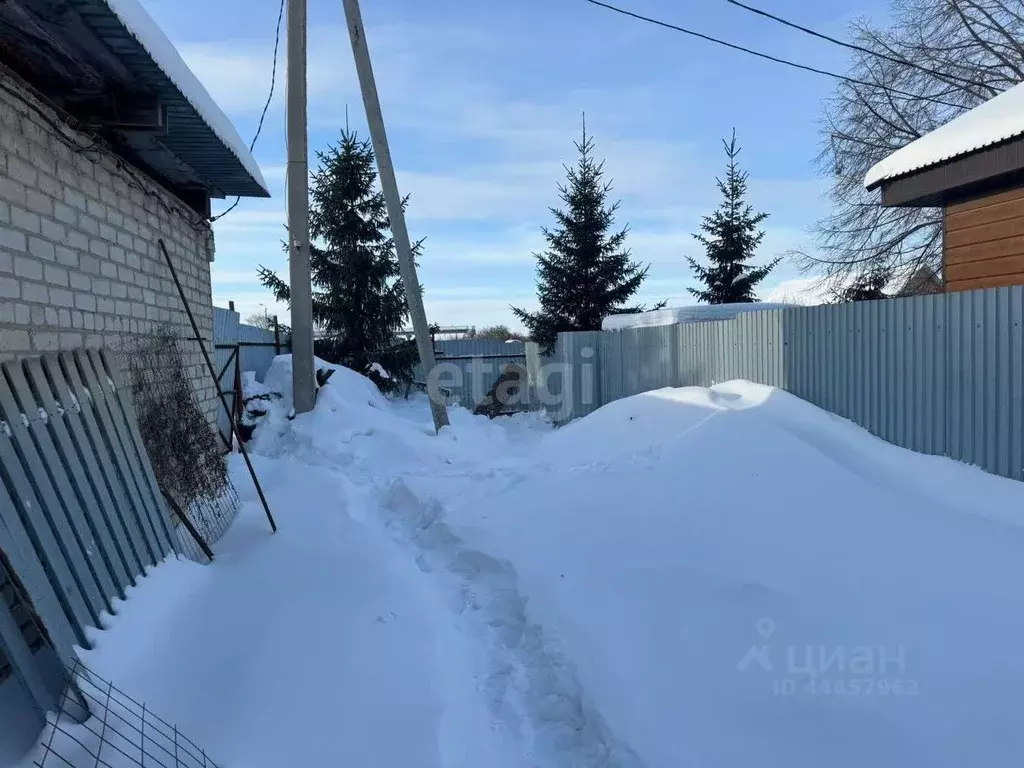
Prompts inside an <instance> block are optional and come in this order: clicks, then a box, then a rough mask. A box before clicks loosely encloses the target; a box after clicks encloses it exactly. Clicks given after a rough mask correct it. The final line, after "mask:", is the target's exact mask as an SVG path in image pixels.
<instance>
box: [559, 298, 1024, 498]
mask: <svg viewBox="0 0 1024 768" xmlns="http://www.w3.org/2000/svg"><path fill="white" fill-rule="evenodd" d="M588 344H589V345H592V346H593V348H594V349H595V350H596V354H594V355H593V356H592V357H591V358H587V359H584V358H582V357H581V354H580V352H581V349H582V348H583V347H584V346H586V345H588ZM555 359H556V360H557V361H558V362H559V363H561V364H563V365H566V366H568V369H567V370H568V374H567V376H566V385H567V386H568V387H570V388H571V392H567V394H568V396H569V399H568V401H566V400H565V398H563V399H562V400H561V401H560V402H561V406H560V407H561V408H562V410H563V416H564V418H565V419H568V418H575V417H578V416H582V415H585V414H587V413H589V412H591V411H592V410H593V409H594V407H596V406H594V405H591V404H589V403H585V402H584V397H583V394H584V393H583V391H582V389H581V387H582V385H583V384H584V383H585V381H586V377H585V376H583V372H582V370H577V368H578V367H579V366H581V365H583V364H584V363H586V364H588V365H590V366H591V367H593V366H594V365H596V368H597V370H596V376H594V378H595V379H596V381H597V383H598V388H597V394H598V398H597V400H596V401H595V402H599V404H603V403H607V402H611V401H612V400H616V399H618V398H621V397H628V396H629V395H633V394H637V393H639V392H645V391H649V390H651V389H657V388H660V387H665V386H692V385H699V386H710V385H713V384H715V383H718V382H721V381H725V380H727V379H732V378H744V379H749V380H751V381H756V382H760V383H764V384H770V385H772V386H778V387H780V388H783V389H786V390H787V391H789V392H792V393H793V394H794V395H796V396H797V397H800V398H802V399H804V400H807V401H809V402H811V403H814V404H815V405H818V406H820V407H821V408H824V409H827V410H830V411H832V412H834V413H836V414H839V415H840V416H843V417H845V418H848V419H850V420H851V421H854V422H856V423H857V424H860V425H861V426H863V427H864V428H865V429H867V430H868V431H870V432H872V433H874V434H876V435H878V436H879V437H882V438H883V439H885V440H888V441H890V442H892V443H895V444H896V445H901V446H903V447H906V448H910V449H912V450H916V451H921V452H924V453H935V454H940V455H947V456H950V457H952V458H955V459H958V460H960V461H964V462H967V463H971V464H976V465H977V466H980V467H982V468H984V469H986V470H988V471H989V472H993V473H995V474H999V475H1003V476H1006V477H1012V478H1015V479H1024V286H1014V287H1010V288H992V289H985V290H977V291H964V292H957V293H949V294H936V295H932V296H915V297H909V298H905V299H893V300H887V301H868V302H858V303H854V304H842V305H833V306H822V307H793V308H790V309H783V310H768V311H765V312H757V313H748V314H744V315H741V316H739V317H737V318H734V319H731V320H725V321H717V322H700V323H686V324H680V325H674V326H662V327H657V328H641V329H629V330H623V331H606V332H603V333H592V334H562V335H560V336H559V343H558V345H557V347H556V355H555ZM592 373H593V372H592Z"/></svg>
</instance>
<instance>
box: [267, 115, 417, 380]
mask: <svg viewBox="0 0 1024 768" xmlns="http://www.w3.org/2000/svg"><path fill="white" fill-rule="evenodd" d="M317 160H318V168H317V170H316V171H314V172H313V174H312V179H311V183H310V189H309V193H310V206H309V234H310V241H311V242H310V272H311V279H312V284H313V322H314V323H315V324H316V328H317V330H318V334H317V335H318V338H317V341H316V354H317V356H318V357H321V358H323V359H325V360H327V361H328V362H332V363H339V364H341V365H344V366H346V367H348V368H351V369H353V370H355V371H358V372H359V373H362V374H366V375H369V376H370V377H371V378H373V379H374V381H376V382H377V384H378V385H379V386H381V388H382V389H385V390H388V389H395V388H397V387H398V386H399V384H400V382H401V381H403V380H407V379H408V377H409V376H410V375H411V371H412V367H413V365H414V364H415V362H416V359H417V358H416V351H415V345H414V344H413V343H411V342H399V341H397V339H396V333H397V332H398V331H399V330H401V329H402V327H403V326H404V324H405V320H406V316H407V314H408V309H407V306H406V301H405V286H404V285H403V283H402V280H401V277H400V271H399V266H398V257H397V255H396V253H395V247H394V242H393V240H392V237H391V224H390V221H389V220H388V215H387V205H386V203H385V200H384V195H383V193H382V192H381V191H380V190H379V189H377V187H376V181H377V170H376V166H375V165H374V155H373V148H372V147H371V145H370V142H369V141H367V140H365V139H359V138H358V137H357V135H356V133H355V131H350V130H348V129H347V128H346V129H345V130H344V131H342V133H341V141H340V142H339V143H338V145H336V146H333V145H328V147H327V149H326V150H325V151H322V152H317ZM405 202H406V201H403V205H404V204H405ZM417 249H418V244H417ZM259 277H260V280H261V282H262V283H263V285H264V286H266V287H267V288H269V289H270V290H271V291H273V293H274V295H275V296H276V297H277V299H278V300H279V301H288V300H290V298H291V290H290V288H289V286H288V284H287V283H286V282H285V281H284V280H282V279H281V278H280V277H278V276H277V275H276V274H275V273H274V272H272V271H271V270H269V269H267V268H266V267H262V266H261V267H260V270H259ZM373 363H380V365H381V366H383V368H384V369H385V371H387V372H388V373H389V374H390V378H383V377H381V376H379V375H377V374H376V369H375V368H373V367H372V364H373Z"/></svg>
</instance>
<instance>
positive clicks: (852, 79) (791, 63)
mask: <svg viewBox="0 0 1024 768" xmlns="http://www.w3.org/2000/svg"><path fill="white" fill-rule="evenodd" d="M584 1H585V2H587V3H590V4H591V5H596V6H599V7H601V8H606V9H607V10H609V11H614V12H615V13H621V14H622V15H623V16H629V17H631V18H634V19H638V20H640V21H646V22H647V23H648V24H654V25H656V26H659V27H664V28H665V29H671V30H674V31H676V32H682V33H683V34H684V35H690V36H691V37H697V38H700V39H701V40H706V41H707V42H709V43H715V44H717V45H724V46H725V47H726V48H731V49H733V50H734V51H741V52H743V53H747V54H750V55H751V56H756V57H758V58H760V59H767V60H768V61H774V62H775V63H776V64H785V65H786V66H787V67H793V68H795V69H802V70H804V71H806V72H814V73H815V74H817V75H825V76H826V77H832V78H835V79H836V80H843V81H844V82H847V83H852V84H854V85H863V86H865V87H867V88H876V89H878V90H882V91H886V92H887V93H891V94H894V95H897V96H902V97H904V98H907V99H915V100H921V101H930V102H933V103H935V104H941V105H943V106H946V107H953V108H954V109H961V108H962V105H960V104H953V103H952V102H949V101H942V99H936V98H934V97H932V96H921V95H920V94H916V93H908V92H907V91H901V90H899V89H897V88H891V87H889V86H885V85H880V84H878V83H869V82H868V81H867V80H859V79H857V78H856V77H850V76H849V75H840V74H837V73H835V72H829V71H828V70H827V69H818V68H817V67H811V66H808V65H806V64H798V63H796V62H795V61H789V60H788V59H782V58H779V57H777V56H771V55H770V54H767V53H761V52H760V51H755V50H753V49H751V48H745V47H744V46H742V45H737V44H736V43H730V42H727V41H725V40H721V39H719V38H717V37H712V36H711V35H705V34H703V33H702V32H696V31H694V30H692V29H687V28H686V27H680V26H677V25H675V24H670V23H669V22H667V21H659V20H658V19H653V18H651V17H650V16H643V15H641V14H639V13H634V12H633V11H627V10H626V9H625V8H619V7H617V6H614V5H610V4H608V3H604V2H601V0H584Z"/></svg>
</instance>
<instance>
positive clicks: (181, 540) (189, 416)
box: [115, 329, 239, 562]
mask: <svg viewBox="0 0 1024 768" xmlns="http://www.w3.org/2000/svg"><path fill="white" fill-rule="evenodd" d="M123 357H124V368H125V377H126V378H127V380H128V387H129V388H130V391H131V398H130V399H129V400H127V401H126V402H125V403H124V404H123V407H124V408H126V409H127V408H133V409H134V411H133V413H132V416H133V419H132V420H133V421H137V423H138V425H139V434H140V437H141V443H142V445H143V446H144V449H145V453H146V454H147V455H148V457H149V464H150V465H151V466H152V472H151V473H150V474H147V475H146V480H147V484H148V485H150V486H151V492H155V493H156V494H159V495H161V496H164V497H165V498H167V499H169V500H170V501H171V502H173V503H172V504H171V508H172V510H180V511H181V513H182V514H184V515H187V516H188V519H189V521H190V522H191V524H192V526H193V527H194V528H195V530H196V531H198V533H199V535H200V536H201V537H202V538H203V540H204V541H206V543H207V544H213V543H214V542H216V541H217V540H218V539H220V537H221V536H222V535H223V534H224V532H225V531H226V530H227V529H228V527H229V526H230V525H231V523H232V522H233V521H234V519H235V517H236V515H237V514H238V509H239V501H238V496H237V495H236V493H235V489H234V486H233V485H232V484H231V481H230V479H229V478H228V474H227V467H226V465H225V463H224V455H223V451H222V450H221V445H220V444H219V443H218V442H217V437H216V435H215V434H214V432H213V430H211V429H210V428H209V425H208V423H207V421H206V416H205V415H204V414H203V411H202V408H201V407H200V405H199V401H198V399H197V398H196V395H195V391H194V390H193V388H192V384H191V382H190V381H189V379H188V376H187V369H186V366H185V364H184V359H183V355H182V349H181V339H179V338H178V336H177V335H176V333H175V332H173V331H171V330H168V329H158V330H157V331H156V332H155V333H153V334H151V335H149V336H142V337H136V338H135V339H133V340H132V342H131V345H130V346H129V347H126V348H125V349H124V350H123ZM115 375H116V374H115ZM147 472H148V468H147ZM172 522H173V523H174V527H173V535H174V536H175V538H176V542H175V544H176V548H177V549H178V550H179V551H180V552H182V553H183V554H185V555H187V556H188V557H190V558H191V559H193V560H196V561H199V562H202V561H204V560H205V555H203V553H202V551H201V550H200V548H199V546H198V544H197V543H196V542H195V540H194V539H193V538H192V537H191V535H190V534H189V533H188V531H187V529H186V528H184V527H183V526H181V525H180V523H181V521H180V519H179V518H178V516H177V514H174V515H173V516H172Z"/></svg>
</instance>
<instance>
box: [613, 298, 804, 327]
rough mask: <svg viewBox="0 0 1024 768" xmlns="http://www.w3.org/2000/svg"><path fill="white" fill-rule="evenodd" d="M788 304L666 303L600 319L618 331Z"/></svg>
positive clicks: (724, 316)
mask: <svg viewBox="0 0 1024 768" xmlns="http://www.w3.org/2000/svg"><path fill="white" fill-rule="evenodd" d="M789 306H790V305H788V304H772V303H769V302H757V303H753V304H694V305H691V306H688V307H668V308H666V309H655V310H651V311H650V312H637V313H635V314H632V315H608V317H606V318H605V319H604V320H603V321H602V323H601V330H603V331H622V330H626V329H627V328H653V327H655V326H659V325H676V324H678V323H703V322H707V321H710V320H731V319H732V318H734V317H736V316H737V315H742V314H743V313H745V312H764V311H765V310H769V309H788V308H789Z"/></svg>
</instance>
